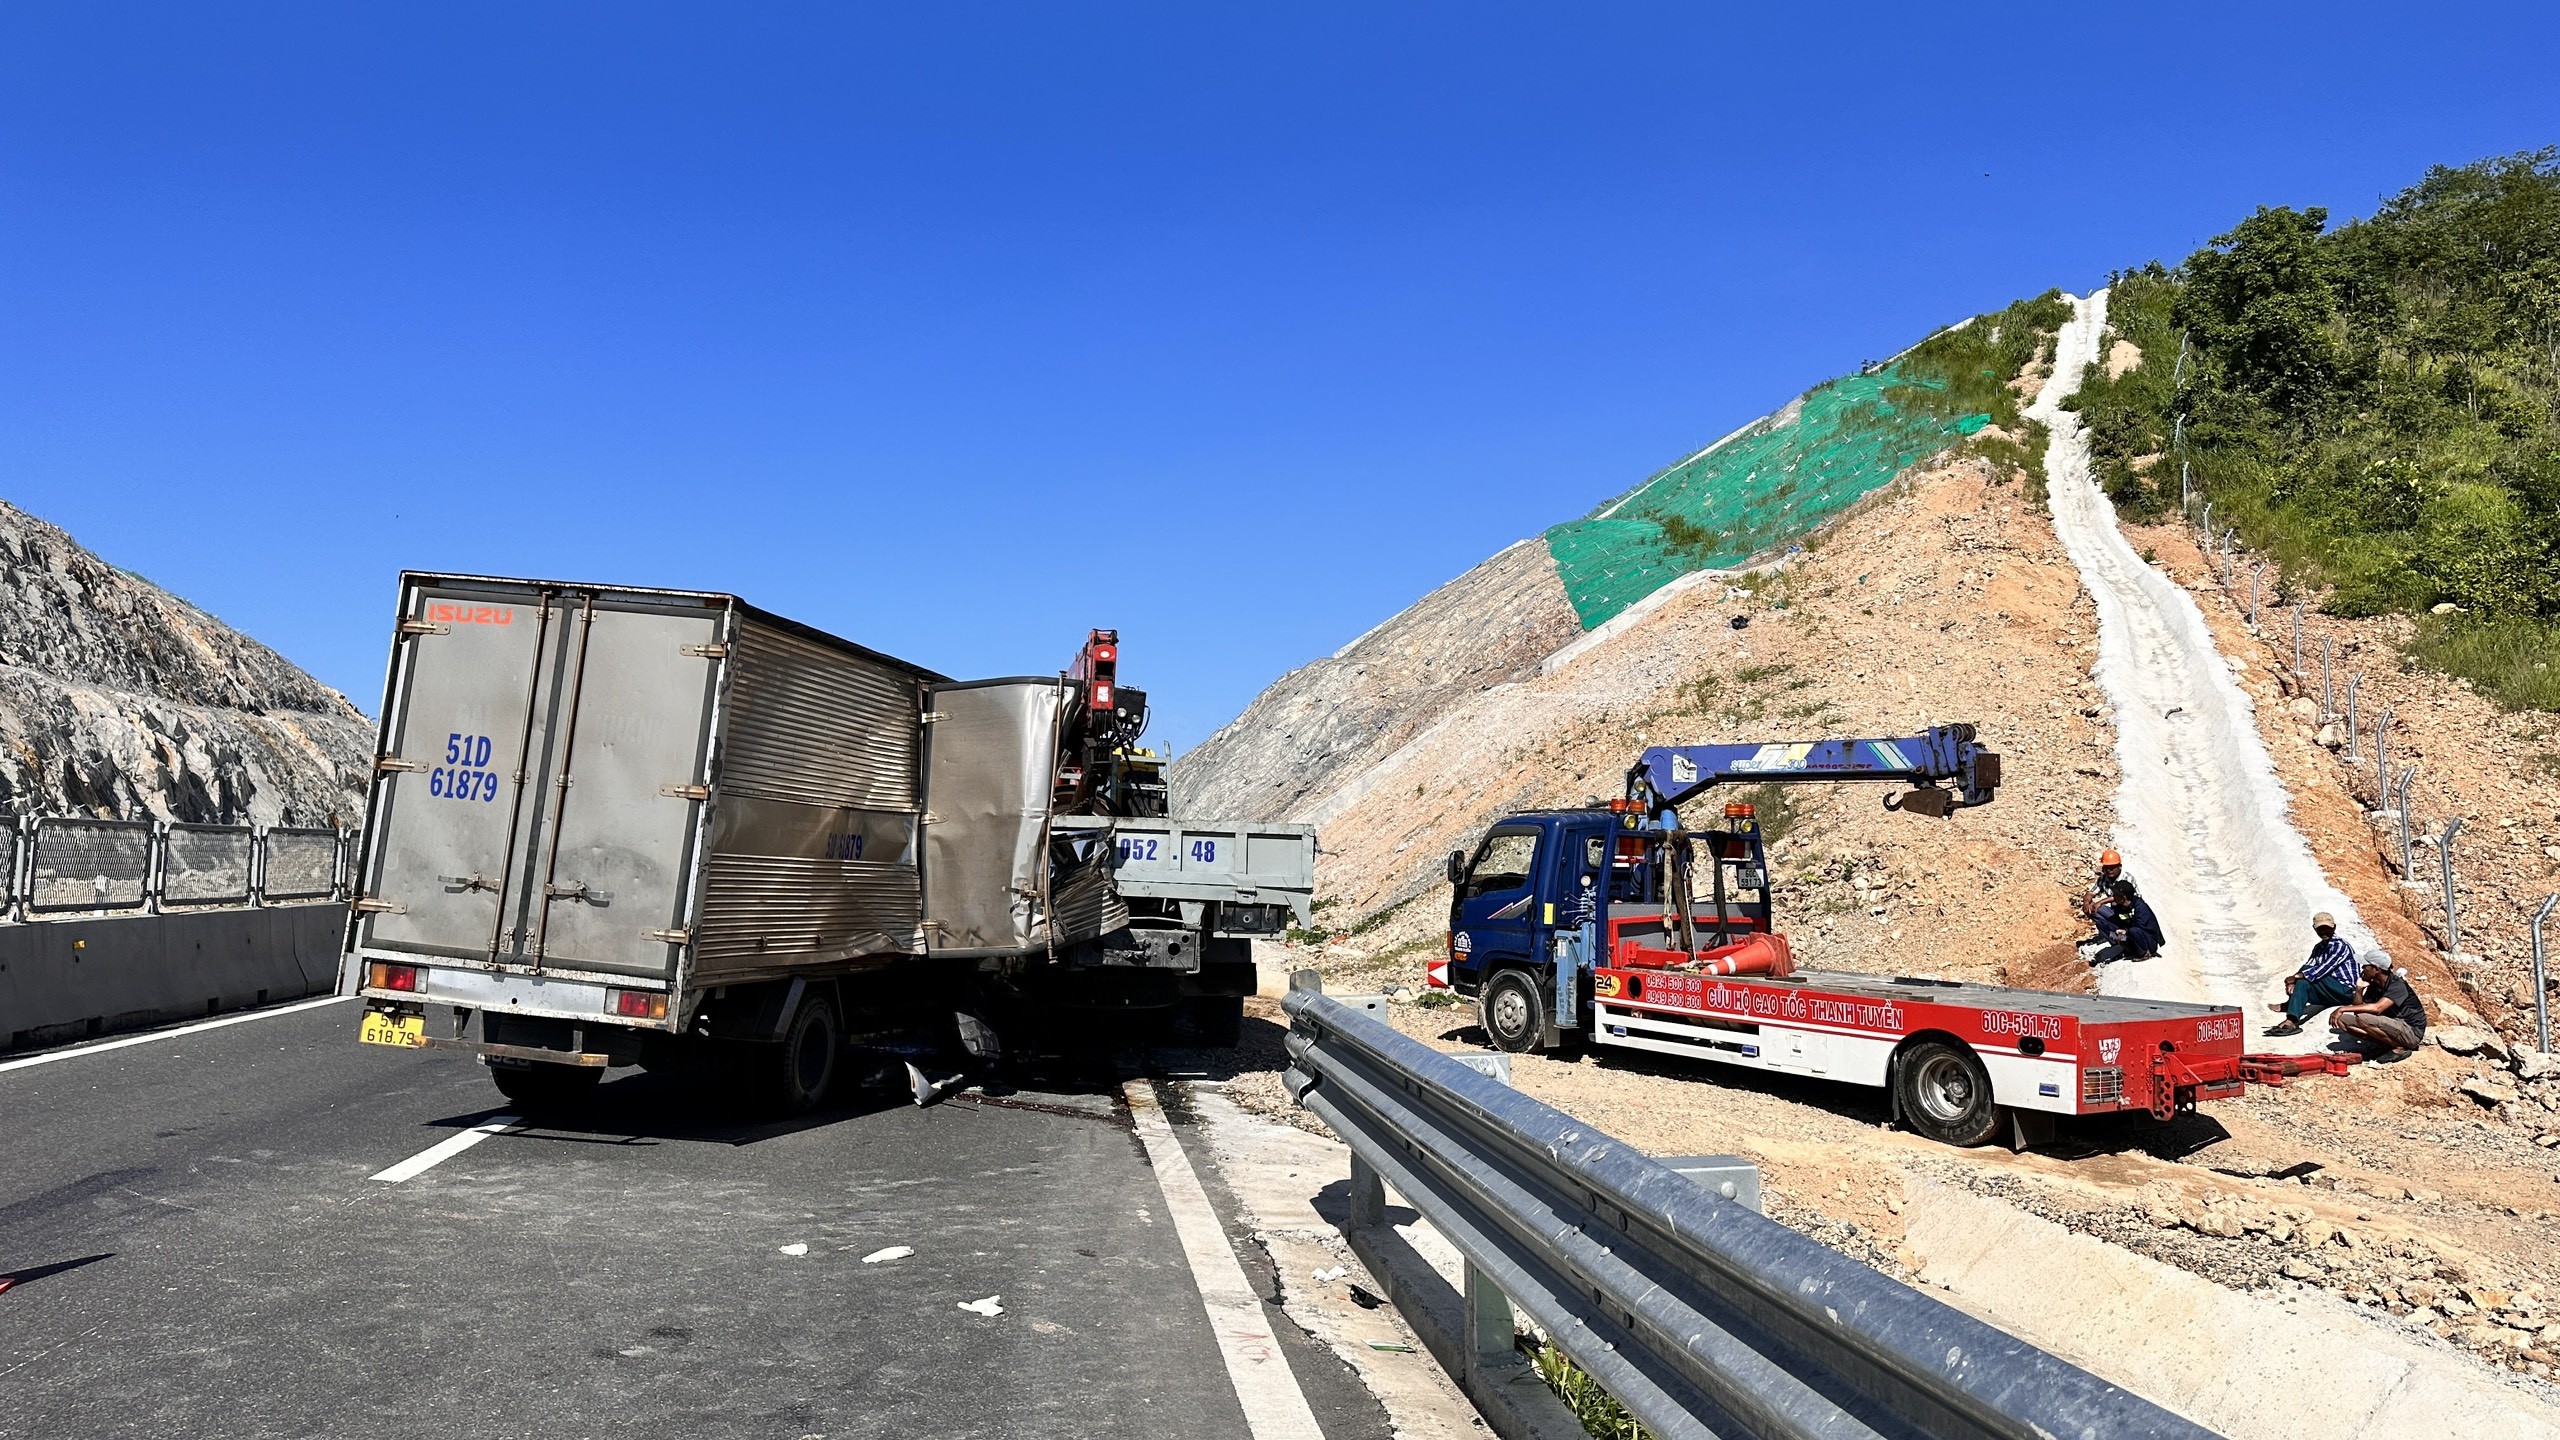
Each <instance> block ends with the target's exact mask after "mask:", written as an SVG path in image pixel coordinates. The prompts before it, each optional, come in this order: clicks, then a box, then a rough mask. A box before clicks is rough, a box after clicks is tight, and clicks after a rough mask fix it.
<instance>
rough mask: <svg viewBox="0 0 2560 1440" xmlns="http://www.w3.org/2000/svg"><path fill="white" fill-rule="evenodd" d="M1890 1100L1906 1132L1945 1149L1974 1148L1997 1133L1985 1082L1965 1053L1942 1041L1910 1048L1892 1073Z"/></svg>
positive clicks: (1997, 1113) (1979, 1068)
mask: <svg viewBox="0 0 2560 1440" xmlns="http://www.w3.org/2000/svg"><path fill="white" fill-rule="evenodd" d="M1893 1089H1894V1098H1895V1099H1896V1100H1897V1101H1899V1102H1900V1104H1901V1107H1902V1118H1903V1119H1905V1120H1907V1121H1909V1122H1910V1124H1911V1128H1912V1129H1914V1130H1917V1131H1919V1132H1920V1133H1921V1134H1923V1135H1926V1136H1928V1137H1929V1138H1930V1139H1932V1140H1935V1141H1938V1142H1940V1143H1941V1144H1946V1145H1967V1146H1970V1145H1979V1144H1982V1143H1983V1142H1984V1141H1986V1140H1989V1139H1990V1138H1991V1137H1992V1136H1993V1135H1994V1134H1995V1133H1997V1132H1998V1131H1999V1129H2000V1106H1999V1104H1998V1102H1996V1101H1994V1100H1993V1099H1992V1098H1991V1076H1990V1074H1989V1073H1988V1072H1986V1071H1985V1070H1984V1069H1983V1068H1982V1062H1981V1061H1980V1060H1978V1059H1976V1058H1974V1055H1973V1052H1972V1051H1970V1050H1964V1049H1959V1048H1958V1047H1956V1046H1954V1045H1950V1044H1948V1043H1946V1042H1945V1041H1943V1040H1924V1041H1922V1042H1920V1043H1919V1044H1917V1045H1914V1046H1912V1047H1911V1049H1910V1050H1908V1051H1907V1052H1905V1053H1904V1054H1903V1057H1902V1063H1901V1064H1899V1065H1897V1066H1895V1067H1894V1072H1893Z"/></svg>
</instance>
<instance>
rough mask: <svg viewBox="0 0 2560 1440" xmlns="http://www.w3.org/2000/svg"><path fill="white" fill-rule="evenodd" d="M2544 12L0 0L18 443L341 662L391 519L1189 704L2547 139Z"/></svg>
mask: <svg viewBox="0 0 2560 1440" xmlns="http://www.w3.org/2000/svg"><path fill="white" fill-rule="evenodd" d="M2554 54H2560V7H2553V6H2550V5H2547V4H2536V5H2507V6H2474V5H2462V4H2439V5H2433V6H2427V7H2406V6H2380V5H2373V6H2366V5H2358V4H2353V3H2339V4H2327V5H2318V6H2313V5H2302V6H2293V7H2284V8H2283V9H2282V10H2281V11H2279V10H2277V9H2275V7H2256V6H2241V5H2230V4H2218V5H2211V6H2202V5H2188V6H2180V5H2166V4H2145V5H2138V6H2133V5H2122V6H2100V5H2089V6H2058V5H2051V4H2042V5H2035V6H2016V7H1996V6H1982V7H1973V8H1972V9H1970V10H1969V11H1967V12H1966V13H1965V14H1963V15H1962V16H1958V15H1956V14H1955V12H1954V11H1953V10H1952V9H1943V8H1940V7H1927V6H1916V7H1915V6H1910V5H1895V6H1878V7H1872V8H1863V9H1862V8H1860V7H1856V6H1846V5H1834V6H1827V7H1819V8H1816V7H1794V6H1784V7H1782V6H1765V7H1751V8H1750V9H1748V10H1744V9H1738V8H1737V9H1732V10H1717V9H1714V8H1710V7H1705V6H1697V5H1676V6H1661V7H1650V6H1634V5H1626V6H1607V5H1603V6H1553V7H1545V8H1527V7H1510V6H1499V5H1489V4H1468V5H1445V6H1433V5H1419V4H1417V5H1375V4H1371V5H1357V6H1347V5H1346V6H1332V5H1321V4H1297V5H1289V6H1280V5H1261V6H1246V5H1208V4H1191V5H1171V4H1144V3H1121V4H1098V5H1047V6H1007V5H999V4H975V5H966V4H964V5H942V6H919V5H900V6H868V7H866V6H855V5H844V4H835V5H805V6H795V5H785V4H773V5H759V6H737V5H726V6H712V5H697V6H685V7H671V6H663V5H646V4H613V5H594V6H579V5H573V4H550V5H535V6H526V5H521V4H509V5H490V4H467V3H466V4H442V5H435V6H424V5H420V6H409V7H394V6H349V5H342V4H332V5H317V4H314V5H240V6H225V7H212V6H129V5H116V4H111V3H82V4H77V5H49V4H36V3H21V4H17V5H13V6H10V7H8V8H7V9H6V11H5V12H0V496H5V498H7V499H8V500H10V501H11V502H13V503H15V504H17V505H19V506H21V507H23V508H25V509H27V510H30V511H32V512H34V513H35V514H37V515H40V516H42V517H44V518H46V519H49V520H52V521H55V522H56V523H59V524H61V525H64V526H65V527H67V528H68V529H70V530H71V531H72V533H73V534H74V535H76V536H77V537H78V538H79V539H80V540H81V541H82V542H84V543H85V544H87V545H89V546H90V547H91V548H92V549H95V550H97V551H98V552H99V553H101V554H102V555H104V556H105V557H107V558H108V559H109V560H111V561H113V562H115V563H117V564H119V565H122V566H124V567H126V568H128V569H132V570H136V571H139V572H141V573H142V574H145V575H148V576H149V577H151V578H152V579H154V580H156V581H159V582H160V583H162V584H164V585H167V586H168V587H170V588H171V589H173V590H176V591H178V592H179V593H181V594H183V595H185V596H187V597H188V598H189V599H191V600H193V601H195V602H196V603H198V604H200V605H202V606H204V607H205V608H206V609H208V610H210V611H212V612H213V613H215V614H217V615H220V616H221V617H223V618H224V619H226V620H228V621H230V622H232V623H233V624H235V625H238V626H240V627H241V628H243V629H245V630H247V631H249V632H250V633H252V634H254V635H256V636H258V637H259V638H261V639H263V640H265V641H267V642H268V643H270V644H272V645H274V646H275V647H276V648H278V649H279V650H281V651H283V652H284V653H285V654H286V655H288V656H289V657H291V658H293V659H294V660H296V661H298V662H300V663H301V664H303V665H304V666H306V667H307V668H309V669H311V670H312V671H313V672H314V673H316V674H318V675H319V676H320V677H321V678H322V679H323V680H325V681H327V682H328V683H330V684H333V685H336V686H338V687H340V688H341V689H344V690H346V691H347V692H348V693H349V694H350V695H351V696H353V697H354V698H355V699H356V701H357V703H358V704H360V705H362V706H364V707H365V708H366V709H367V710H368V711H370V710H371V709H372V708H373V707H374V705H375V704H376V703H377V699H378V696H379V691H380V684H381V679H380V676H381V669H380V667H381V655H382V651H383V648H384V645H385V642H386V638H387V634H388V626H389V621H390V613H389V612H390V605H391V601H392V597H393V584H394V577H395V575H396V573H397V572H398V571H399V570H400V569H401V568H402V567H404V566H409V567H418V568H441V569H468V570H482V571H493V572H498V573H506V574H538V575H549V576H558V577H562V578H572V579H600V580H612V581H624V582H631V583H643V584H656V585H673V586H695V587H702V588H711V589H727V590H736V591H738V592H740V593H742V594H745V595H746V596H748V597H749V598H750V599H752V600H754V601H756V602H757V603H759V604H762V605H764V606H766V607H768V608H771V609H775V610H779V611H781V612H783V613H785V614H788V615H791V616H793V617H795V618H798V619H802V620H806V621H808V622H810V623H812V624H816V625H819V626H822V627H825V628H828V629H831V630H835V631H837V632H839V633H842V634H845V635H847V636H850V637H853V638H855V639H858V640H861V641H863V642H865V643H867V644H870V645H873V646H875V647H878V648H881V649H885V650H889V651H892V652H894V653H897V654H901V655H905V656H908V657H910V658H912V659H915V660H917V661H919V662H921V663H924V664H928V665H932V666H934V667H936V668H938V669H942V670H945V671H949V672H952V673H955V674H991V673H1018V672H1023V671H1041V670H1048V669H1054V668H1056V667H1057V666H1059V665H1062V664H1064V663H1065V662H1066V660H1067V658H1068V657H1069V655H1070V654H1071V653H1072V651H1073V650H1074V648H1075V646H1076V645H1077V643H1078V642H1079V640H1080V639H1081V637H1082V634H1083V631H1084V629H1085V627H1087V626H1091V625H1116V626H1118V627H1119V628H1120V630H1121V632H1122V638H1123V642H1124V648H1125V650H1126V652H1127V660H1126V662H1125V663H1124V671H1125V673H1126V676H1127V678H1128V679H1129V680H1130V681H1131V682H1132V683H1134V684H1140V685H1144V686H1145V687H1147V688H1148V689H1149V690H1150V691H1152V692H1153V693H1154V695H1155V696H1156V702H1157V716H1158V726H1157V733H1158V735H1159V737H1160V738H1167V739H1170V740H1172V741H1173V742H1175V743H1176V744H1177V745H1179V746H1183V747H1186V748H1187V747H1188V746H1189V745H1191V744H1193V743H1196V742H1197V741H1198V740H1199V739H1200V738H1202V737H1203V736H1205V735H1206V734H1207V733H1208V732H1209V731H1210V730H1211V729H1213V728H1215V727H1216V726H1217V725H1218V724H1220V723H1222V722H1223V721H1225V720H1226V719H1228V718H1229V717H1231V716H1232V715H1233V714H1234V713H1235V712H1236V711H1237V710H1239V709H1240V708H1241V707H1242V706H1243V705H1244V704H1245V703H1246V702H1247V701H1248V700H1249V699H1251V697H1252V695H1253V694H1254V692H1255V691H1256V690H1258V689H1259V688H1260V687H1261V686H1262V685H1263V684H1265V683H1267V682H1268V681H1269V680H1270V679H1271V678H1272V677H1274V676H1275V675H1277V674H1278V673H1280V672H1281V671H1282V670H1284V669H1286V668H1288V667H1290V666H1293V665H1297V664H1301V663H1303V662H1305V661H1307V660H1309V659H1312V658H1314V657H1316V656H1318V655H1321V654H1324V653H1327V652H1329V651H1331V650H1332V649H1334V648H1335V647H1337V646H1339V645H1340V644H1341V643H1343V642H1344V641H1346V640H1348V639H1349V638H1351V637H1352V636H1353V635H1355V634H1357V633H1359V632H1360V631H1362V630H1364V629H1366V628H1368V627H1369V626H1370V625H1372V624H1374V623H1376V622H1377V621H1378V620H1380V619H1382V618H1384V617H1385V616H1386V615H1388V614H1390V613H1392V612H1393V611H1394V610H1396V609H1397V608H1399V607H1401V606H1403V605H1404V604H1406V603H1408V602H1410V601H1411V600H1413V599H1414V598H1415V597H1416V596H1418V595H1420V594H1421V593H1423V592H1424V591H1426V590H1428V589H1430V588H1431V587H1432V586H1434V585H1436V584H1438V583H1440V582H1441V581H1443V580H1446V579H1448V578H1449V577H1451V576H1452V575H1455V574H1457V573H1458V572H1460V571H1462V570H1464V569H1465V568H1467V567H1468V566H1469V565H1471V564H1473V563H1475V562H1476V561H1478V560H1480V559H1482V558H1483V557H1485V556H1486V555H1488V554H1490V553H1492V552H1493V551H1494V550H1495V549H1497V548H1499V547H1500V546H1502V545H1504V544H1506V543H1508V542H1510V541H1512V540H1515V539H1519V538H1521V537H1523V536H1526V535H1530V534H1532V533H1534V532H1536V531H1537V530H1539V529H1541V528H1542V527H1544V526H1545V525H1547V524H1549V523H1551V522H1553V521H1556V520H1559V519H1563V518H1568V517H1570V516H1573V515H1575V514H1578V513H1580V512H1582V511H1583V510H1585V509H1587V508H1588V507H1589V506H1590V505H1591V504H1593V503H1594V502H1595V501H1597V500H1598V499H1600V498H1601V497H1603V496H1606V495H1608V494H1611V493H1614V492H1615V491H1618V490H1620V489H1623V488H1625V487H1626V486H1627V485H1629V484H1631V483H1633V482H1634V481H1636V480H1638V479H1641V478H1642V477H1643V476H1644V475H1645V474H1646V473H1647V472H1648V471H1650V470H1651V469H1653V468H1655V467H1656V466H1658V465H1660V464H1662V463H1665V462H1667V461H1669V460H1672V459H1676V458H1677V457H1678V456H1680V455H1681V454H1683V453H1685V452H1687V451H1688V450H1691V449H1693V448H1695V447H1696V446H1698V445H1699V444H1702V443H1704V442H1705V441H1706V440H1709V439H1711V438H1713V437H1714V436H1716V435H1719V434H1722V433H1723V432H1725V431H1726V430H1729V429H1731V428H1732V427H1733V426H1735V425H1736V424H1739V423H1741V422H1742V421H1744V420H1746V419H1749V418H1750V417H1752V416H1754V415H1757V414H1760V413H1762V412H1764V411H1766V410H1768V409H1770V408H1772V407H1774V406H1776V405H1778V404H1780V403H1783V402H1784V401H1785V400H1786V398H1787V397H1789V396H1790V395H1792V394H1794V393H1796V392H1797V391H1799V390H1801V389H1802V388H1804V387H1805V386H1806V385H1808V384H1810V383H1812V382H1814V381H1817V380H1820V379H1822V378H1824V377H1826V376H1829V375H1833V374H1836V373H1839V372H1841V371H1842V370H1845V369H1848V368H1850V367H1853V366H1855V365H1856V364H1857V363H1858V361H1860V360H1861V359H1863V358H1865V357H1868V356H1877V355H1883V354H1887V353H1890V352H1892V351H1894V350H1896V349H1899V348H1900V347H1901V346H1903V345H1904V344H1907V343H1908V342H1910V341H1911V340H1913V339H1916V338H1918V337H1919V336H1920V335H1921V334H1923V333H1925V332H1926V331H1928V330H1929V329H1931V328H1932V327H1934V326H1936V325H1938V324H1941V323H1944V322H1946V321H1949V320H1952V319H1955V318H1957V317H1960V316H1963V315H1966V314H1970V313H1973V312H1975V311H1978V310H1982V309H1987V308H1991V307H1994V306H1997V305H2000V304H2003V303H2005V302H2007V301H2008V300H2010V299H2012V298H2014V297H2016V296H2019V295H2023V294H2030V293H2033V292H2036V291H2038V290H2041V289H2043V288H2045V287H2047V286H2050V285H2062V286H2064V287H2066V288H2073V289H2081V288H2086V287H2087V286H2089V285H2091V284H2094V283H2096V282H2097V281H2099V280H2100V279H2102V278H2103V276H2104V274H2105V273H2106V272H2107V271H2108V270H2109V269H2111V268H2114V267H2116V266H2119V265H2124V264H2129V263H2139V262H2140V261H2143V260H2146V259H2149V258H2151V257H2154V256H2161V257H2165V258H2169V259H2175V258H2177V257H2179V256H2181V255H2183V254H2185V253H2186V252H2187V251H2188V250H2190V249H2192V248H2193V247H2194V246H2195V245H2196V244H2198V243H2199V242H2201V241H2203V240H2204V239H2206V238H2207V237H2209V236H2210V235H2212V234H2213V233H2215V232H2216V231H2218V230H2221V229H2223V228H2226V227H2227V226H2228V225H2229V224H2230V222H2231V221H2233V220H2235V219H2236V218H2238V217H2239V216H2240V215H2242V214H2243V213H2245V212H2246V210H2247V209H2248V208H2249V207H2250V206H2252V205H2256V204H2260V203H2288V204H2297V205H2307V204H2321V205H2328V206H2330V207H2332V208H2333V210H2335V211H2338V212H2340V213H2361V212H2363V211H2366V210H2368V209H2370V208H2371V207H2372V205H2373V204H2374V202H2375V201H2376V200H2377V199H2378V198H2379V197H2380V196H2381V195H2382V194H2384V193H2386V192H2388V191H2391V190H2394V189H2397V188H2398V187H2400V186H2402V185H2404V184H2406V183H2408V182H2409V181H2411V180H2414V179H2415V178H2417V176H2418V175H2419V173H2420V172H2421V171H2422V170H2423V169H2424V168H2425V167H2426V166H2427V165H2428V164H2430V163H2433V162H2438V161H2443V162H2454V163H2459V162H2461V161H2465V160H2470V159H2474V158H2477V157H2480V156H2483V155H2489V154H2498V153H2505V152H2509V151H2514V150H2519V149H2526V148H2531V147H2535V146H2539V145H2543V144H2547V143H2551V142H2553V141H2555V140H2560V82H2555V81H2554V80H2553V78H2552V77H2551V73H2550V68H2549V60H2550V57H2551V56H2553V55H2554Z"/></svg>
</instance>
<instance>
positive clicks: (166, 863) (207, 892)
mask: <svg viewBox="0 0 2560 1440" xmlns="http://www.w3.org/2000/svg"><path fill="white" fill-rule="evenodd" d="M256 846H257V836H256V835H255V833H254V832H252V831H251V830H249V828H248V827H246V826H242V825H172V826H170V827H169V833H168V840H167V846H166V849H164V850H163V851H162V854H161V861H160V903H161V904H163V905H246V904H247V903H249V866H250V860H251V855H252V853H253V852H254V851H255V849H256Z"/></svg>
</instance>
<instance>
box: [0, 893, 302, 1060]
mask: <svg viewBox="0 0 2560 1440" xmlns="http://www.w3.org/2000/svg"><path fill="white" fill-rule="evenodd" d="M346 926H347V907H346V906H344V905H336V904H312V905H277V906H269V907H263V908H260V909H255V910H250V909H239V910H196V911H188V912H185V913H182V914H167V915H119V916H114V917H109V918H101V919H94V920H40V921H32V922H29V923H26V924H22V925H0V1049H6V1050H15V1049H20V1048H23V1047H25V1046H30V1045H50V1044H59V1043H62V1042H64V1041H68V1040H81V1039H86V1038H87V1037H89V1036H92V1035H104V1034H107V1033H109V1032H112V1031H117V1030H133V1029H138V1028H140V1027H143V1026H146V1025H165V1024H168V1023H171V1022H173V1021H178V1020H194V1019H201V1018H203V1017H204V1016H207V1015H217V1014H220V1013H222V1012H223V1011H226V1010H242V1009H246V1008H248V1007H250V1006H252V1005H265V1004H273V1003H275V1002H277V1001H282V1000H293V999H298V998H300V997H302V996H306V995H323V994H327V993H328V992H329V991H331V990H333V989H335V988H336V987H337V982H338V954H339V947H340V945H341V944H342V943H343V942H344V940H345V937H346Z"/></svg>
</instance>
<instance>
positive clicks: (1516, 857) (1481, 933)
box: [1450, 824, 1540, 983]
mask: <svg viewBox="0 0 2560 1440" xmlns="http://www.w3.org/2000/svg"><path fill="white" fill-rule="evenodd" d="M1539 839H1540V827H1539V826H1536V825H1515V824H1504V825H1496V826H1495V827H1493V829H1492V830H1490V831H1489V832H1487V833H1486V835H1485V837H1484V839H1483V840H1482V841H1480V842H1479V843H1478V844H1477V845H1476V853H1475V857H1474V859H1473V860H1471V861H1470V862H1469V863H1468V865H1467V874H1466V879H1465V880H1464V881H1462V882H1460V884H1459V887H1458V905H1457V919H1456V923H1455V924H1454V925H1453V926H1452V927H1451V935H1450V945H1451V947H1452V948H1453V949H1454V950H1455V951H1456V952H1457V960H1456V965H1457V967H1458V968H1461V969H1463V970H1464V971H1465V972H1466V973H1467V974H1468V976H1469V977H1470V978H1471V979H1473V980H1475V981H1477V982H1479V983H1481V982H1482V981H1483V979H1484V977H1485V976H1487V975H1489V974H1491V973H1492V972H1493V970H1494V969H1496V968H1498V967H1500V966H1502V965H1505V964H1513V965H1525V966H1530V967H1532V968H1535V965H1536V962H1537V960H1538V959H1539V955H1538V951H1537V948H1536V946H1535V944H1534V943H1533V940H1534V933H1535V929H1536V926H1535V924H1534V920H1535V917H1534V915H1533V914H1532V913H1531V912H1532V908H1533V907H1534V906H1535V905H1536V904H1537V903H1538V897H1537V893H1536V883H1535V882H1536V877H1537V875H1538V861H1539V849H1540V845H1539Z"/></svg>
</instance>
